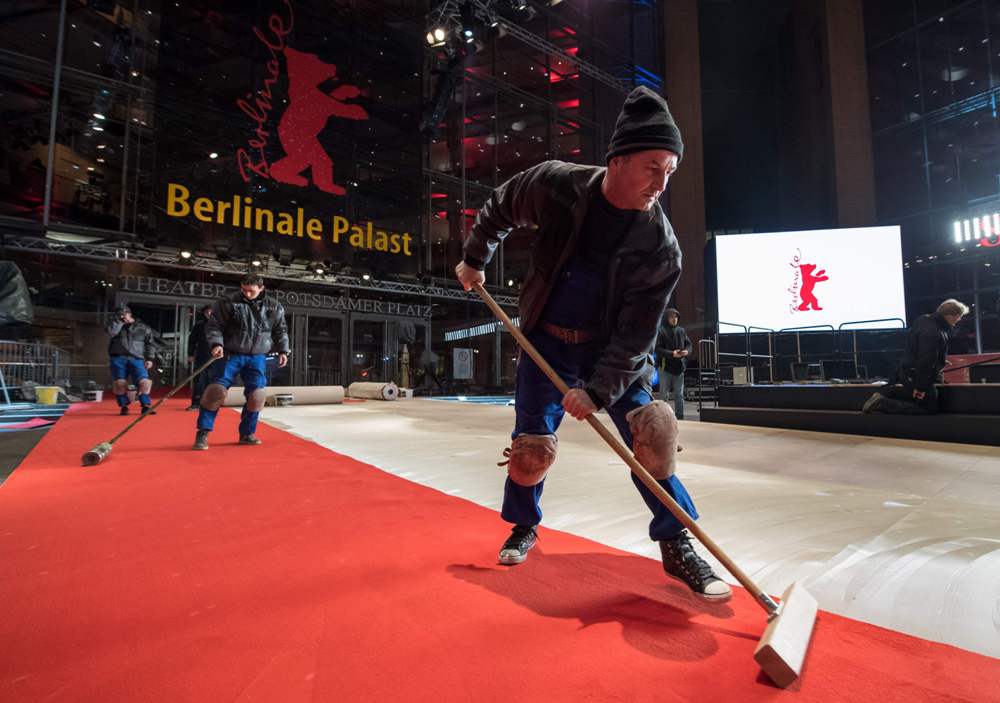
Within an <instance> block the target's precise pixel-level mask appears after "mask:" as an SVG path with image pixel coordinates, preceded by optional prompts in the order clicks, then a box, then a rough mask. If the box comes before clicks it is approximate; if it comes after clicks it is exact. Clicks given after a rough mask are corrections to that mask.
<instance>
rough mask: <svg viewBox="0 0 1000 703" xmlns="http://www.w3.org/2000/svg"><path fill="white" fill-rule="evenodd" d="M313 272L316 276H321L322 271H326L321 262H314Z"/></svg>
mask: <svg viewBox="0 0 1000 703" xmlns="http://www.w3.org/2000/svg"><path fill="white" fill-rule="evenodd" d="M313 273H315V274H316V275H317V276H322V275H323V274H324V273H326V269H325V268H323V266H322V265H321V264H316V265H315V266H313Z"/></svg>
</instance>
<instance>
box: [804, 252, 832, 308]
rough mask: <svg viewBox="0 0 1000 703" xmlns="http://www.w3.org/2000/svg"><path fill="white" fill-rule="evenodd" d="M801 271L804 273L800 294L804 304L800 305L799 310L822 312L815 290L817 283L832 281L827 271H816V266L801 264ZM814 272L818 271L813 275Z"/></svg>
mask: <svg viewBox="0 0 1000 703" xmlns="http://www.w3.org/2000/svg"><path fill="white" fill-rule="evenodd" d="M799 270H800V271H802V290H801V291H800V292H799V296H800V297H801V298H802V304H801V305H799V310H802V311H803V312H804V311H806V310H809V309H810V308H811V309H813V310H822V309H823V308H821V307H820V306H819V301H818V300H816V294H815V293H814V292H813V289H814V288H815V287H816V284H817V283H822V282H823V281H829V280H830V279H829V277H828V276H827V275H826V269H820V270H819V271H816V264H800V265H799ZM813 271H816V273H813Z"/></svg>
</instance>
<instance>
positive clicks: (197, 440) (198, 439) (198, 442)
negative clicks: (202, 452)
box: [191, 430, 208, 449]
mask: <svg viewBox="0 0 1000 703" xmlns="http://www.w3.org/2000/svg"><path fill="white" fill-rule="evenodd" d="M191 448H192V449H208V430H198V434H196V435H195V436H194V446H193V447H191Z"/></svg>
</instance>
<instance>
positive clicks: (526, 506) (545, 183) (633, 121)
mask: <svg viewBox="0 0 1000 703" xmlns="http://www.w3.org/2000/svg"><path fill="white" fill-rule="evenodd" d="M682 152H683V143H682V141H681V135H680V131H679V130H678V129H677V126H676V124H675V123H674V120H673V118H672V117H671V115H670V111H669V109H668V108H667V103H666V101H665V100H664V99H663V98H662V97H661V96H660V95H658V94H657V93H655V92H653V91H652V90H649V89H648V88H645V87H640V88H636V89H635V90H634V91H632V93H631V94H630V95H629V96H628V98H627V99H626V101H625V105H624V108H623V109H622V113H621V115H620V116H619V118H618V122H617V125H616V127H615V132H614V135H613V137H612V139H611V144H610V146H609V149H608V153H607V159H606V160H607V164H608V165H607V167H606V168H605V167H597V166H581V165H576V164H569V163H563V162H560V161H546V162H544V163H542V164H539V165H538V166H535V167H533V168H530V169H528V170H527V171H524V172H522V173H520V174H518V175H516V176H514V177H513V178H512V179H511V180H509V181H507V182H506V183H504V184H503V185H501V186H500V187H498V188H497V189H496V190H494V191H493V194H492V195H491V196H490V198H489V200H488V201H487V203H486V204H485V205H484V206H483V208H482V209H481V210H480V211H479V214H478V216H477V217H476V222H475V224H474V226H473V228H472V234H471V236H470V237H469V239H468V240H467V242H466V244H465V251H464V260H463V261H462V262H461V263H459V264H458V266H457V267H456V269H455V273H456V275H457V277H458V279H459V281H460V282H461V283H462V284H463V286H464V287H465V288H466V290H469V289H470V288H471V287H472V286H473V285H474V284H477V283H478V284H482V283H483V282H484V281H485V276H484V274H483V269H484V268H485V267H486V265H487V263H488V262H489V260H490V258H491V257H492V255H493V252H494V251H495V250H496V248H497V246H498V245H499V243H500V241H501V240H502V239H503V238H504V237H505V236H506V235H507V234H508V233H509V232H510V230H511V229H513V228H515V227H535V228H537V232H536V235H535V236H536V241H535V244H534V247H533V250H532V258H531V262H530V265H529V269H528V275H527V277H526V279H525V281H524V285H523V287H522V289H521V295H520V301H519V307H520V315H521V321H520V325H521V329H522V330H523V331H524V333H525V334H526V335H527V336H528V338H529V339H530V340H531V342H532V343H533V344H534V345H535V346H536V347H537V348H538V350H539V351H540V352H541V354H542V355H543V356H544V357H545V359H546V360H547V361H548V362H549V363H550V364H551V365H552V366H553V367H554V368H555V370H556V371H557V372H558V373H559V374H560V375H561V376H562V378H563V379H564V380H565V381H566V383H567V384H568V385H569V386H570V388H571V390H570V391H569V393H567V394H566V395H563V394H561V393H560V392H559V391H558V389H557V388H556V387H555V386H554V385H553V384H552V382H551V381H549V379H548V378H547V377H546V376H545V375H544V374H543V373H542V371H541V370H540V369H539V368H538V367H537V366H536V365H535V363H534V362H533V361H532V360H531V358H530V357H529V356H528V355H527V354H522V355H521V357H520V361H519V362H518V366H517V383H516V401H515V412H516V419H515V424H514V431H513V433H512V438H513V441H512V442H511V447H510V449H509V450H507V451H506V452H505V454H506V455H507V456H508V459H509V462H508V463H507V473H508V476H507V481H506V484H505V487H504V500H503V510H502V512H501V516H502V517H503V519H504V520H506V521H507V522H508V523H511V524H513V529H512V530H511V535H510V537H509V538H508V539H507V541H506V542H505V543H504V544H503V546H502V547H501V549H500V555H499V561H500V563H502V564H517V563H520V562H522V561H524V560H525V558H526V557H527V553H528V550H529V549H531V547H532V546H534V544H535V542H536V539H537V526H538V524H539V522H540V521H541V518H542V511H541V507H540V499H541V495H542V487H543V485H544V479H545V475H546V473H547V472H548V469H549V467H550V466H551V464H552V462H553V461H554V459H555V455H556V449H557V441H556V434H555V433H556V430H557V428H558V427H559V424H560V422H561V421H562V419H563V415H564V413H567V412H568V413H569V414H570V415H572V416H573V417H575V418H576V419H578V420H583V419H585V418H586V417H587V416H588V415H591V414H592V413H595V412H597V411H598V410H599V409H600V408H606V409H607V411H608V414H609V415H610V416H611V419H612V420H613V421H614V423H615V425H616V427H617V428H618V431H619V433H620V434H621V436H622V439H623V440H624V441H625V443H626V444H627V445H628V446H629V447H630V448H632V450H633V451H634V452H635V455H636V458H637V459H638V460H639V461H640V462H641V463H642V464H643V465H644V466H645V467H646V468H647V469H648V470H649V472H650V473H651V474H652V475H653V476H654V477H655V478H656V479H657V480H658V481H659V483H660V485H662V486H663V487H664V489H665V490H666V491H667V492H668V493H670V494H671V495H672V496H673V497H674V499H675V500H676V501H677V503H679V504H680V505H681V506H682V508H683V509H684V510H686V511H687V513H688V514H689V515H691V517H692V518H696V517H697V513H696V511H695V509H694V503H693V501H692V500H691V497H690V496H689V495H688V493H687V491H686V490H685V488H684V486H683V484H682V483H681V481H680V479H679V478H678V477H677V476H675V475H674V469H675V453H676V446H677V420H676V418H675V417H674V414H673V411H672V410H671V409H670V406H669V405H667V404H666V403H664V402H663V401H659V400H657V401H654V400H653V398H652V395H651V393H652V390H651V380H652V376H653V371H654V366H653V361H652V359H653V348H654V345H655V343H656V336H657V331H658V329H659V325H660V319H661V318H662V316H663V311H664V309H665V308H666V306H667V300H668V299H669V298H670V294H671V292H672V291H673V289H674V286H675V285H676V284H677V280H678V278H679V277H680V273H681V252H680V248H679V247H678V245H677V239H676V238H675V237H674V233H673V229H672V228H671V226H670V223H669V222H668V221H667V218H666V216H665V215H664V214H663V210H662V209H661V208H660V205H659V202H658V200H659V197H660V195H661V194H662V192H663V190H664V189H665V188H666V185H667V180H668V179H669V178H670V175H671V174H672V173H673V172H674V170H675V169H676V168H677V164H678V162H679V161H680V159H681V156H682ZM633 481H634V483H635V485H636V487H637V488H638V489H639V492H640V494H641V495H642V498H643V499H644V500H645V502H646V504H647V506H648V507H649V509H650V510H651V511H652V512H653V519H652V522H651V523H650V527H649V534H650V537H651V538H652V539H653V540H656V541H658V542H659V544H660V552H661V555H662V557H663V566H664V570H665V571H666V572H667V573H668V574H669V575H671V576H673V577H675V578H678V579H680V580H681V581H683V582H684V583H685V584H687V586H688V587H689V588H691V590H692V591H694V592H695V593H696V594H698V595H700V596H703V597H705V598H709V599H716V600H723V599H726V598H729V596H730V589H729V586H728V585H726V583H725V582H724V581H722V580H721V579H719V577H718V576H716V575H715V574H714V573H713V572H712V569H711V567H710V566H709V565H708V564H707V563H705V561H704V560H702V559H701V557H699V556H698V554H697V553H696V552H695V551H694V547H693V546H692V544H691V541H690V537H689V536H688V534H687V532H686V531H685V530H684V528H683V525H682V524H681V523H680V522H679V521H678V520H677V519H676V518H675V517H674V516H673V514H672V513H670V511H669V510H668V509H667V508H666V507H664V506H663V505H662V504H661V503H660V502H659V501H658V500H657V499H656V497H655V496H654V495H653V494H652V493H651V492H650V491H649V490H648V489H647V488H646V487H645V486H644V485H642V483H641V482H640V481H639V480H638V479H636V478H635V477H634V476H633Z"/></svg>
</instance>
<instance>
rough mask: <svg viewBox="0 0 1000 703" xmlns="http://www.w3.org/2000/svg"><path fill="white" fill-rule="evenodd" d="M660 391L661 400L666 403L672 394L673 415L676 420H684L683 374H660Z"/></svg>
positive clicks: (667, 372) (664, 372) (662, 372)
mask: <svg viewBox="0 0 1000 703" xmlns="http://www.w3.org/2000/svg"><path fill="white" fill-rule="evenodd" d="M660 391H661V392H662V393H663V400H664V401H668V400H670V398H669V397H668V396H669V394H670V393H673V394H674V415H676V416H677V419H678V420H683V419H684V372H683V371H681V372H680V373H670V372H669V371H661V372H660Z"/></svg>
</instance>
